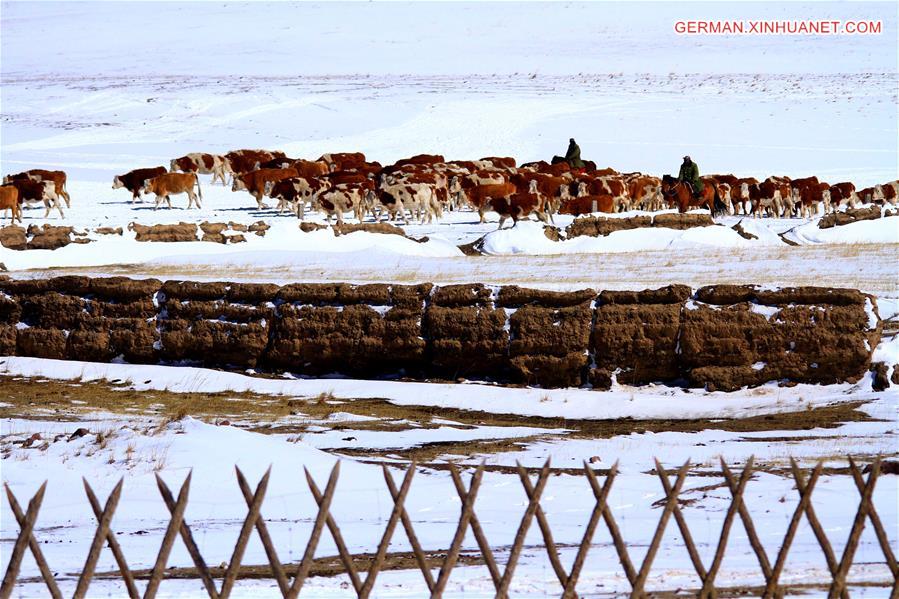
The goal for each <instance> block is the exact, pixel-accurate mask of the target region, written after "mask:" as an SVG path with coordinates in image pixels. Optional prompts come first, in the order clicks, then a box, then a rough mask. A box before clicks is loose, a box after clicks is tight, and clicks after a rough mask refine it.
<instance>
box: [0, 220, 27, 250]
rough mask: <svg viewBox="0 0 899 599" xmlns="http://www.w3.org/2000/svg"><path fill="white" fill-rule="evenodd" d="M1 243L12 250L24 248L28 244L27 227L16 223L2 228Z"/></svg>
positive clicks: (0, 230) (0, 229) (0, 233)
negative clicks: (24, 227)
mask: <svg viewBox="0 0 899 599" xmlns="http://www.w3.org/2000/svg"><path fill="white" fill-rule="evenodd" d="M0 245H2V246H3V247H5V248H7V249H10V250H24V249H25V248H26V247H27V246H28V237H27V236H26V235H25V229H23V228H22V227H19V226H16V225H9V226H6V227H2V228H0Z"/></svg>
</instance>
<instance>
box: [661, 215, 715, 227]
mask: <svg viewBox="0 0 899 599" xmlns="http://www.w3.org/2000/svg"><path fill="white" fill-rule="evenodd" d="M714 224H715V221H713V220H712V217H711V215H709V214H702V213H700V212H693V213H690V212H688V213H686V214H656V215H655V216H654V217H653V219H652V226H653V227H664V228H666V229H681V230H683V229H691V228H693V227H711V226H712V225H714Z"/></svg>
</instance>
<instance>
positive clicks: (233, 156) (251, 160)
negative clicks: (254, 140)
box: [225, 150, 285, 176]
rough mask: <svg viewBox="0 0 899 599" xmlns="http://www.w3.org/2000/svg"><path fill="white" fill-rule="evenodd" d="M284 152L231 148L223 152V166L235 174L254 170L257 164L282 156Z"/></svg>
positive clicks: (257, 166)
mask: <svg viewBox="0 0 899 599" xmlns="http://www.w3.org/2000/svg"><path fill="white" fill-rule="evenodd" d="M284 157H285V154H284V152H269V151H268V150H233V151H231V152H228V153H227V154H225V166H226V167H227V169H226V170H227V171H228V172H230V173H231V175H232V176H235V175H236V174H237V173H246V172H249V171H255V170H256V169H258V168H259V165H260V164H262V163H263V162H266V161H268V160H272V159H275V158H284Z"/></svg>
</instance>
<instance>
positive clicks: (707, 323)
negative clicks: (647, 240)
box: [0, 276, 881, 391]
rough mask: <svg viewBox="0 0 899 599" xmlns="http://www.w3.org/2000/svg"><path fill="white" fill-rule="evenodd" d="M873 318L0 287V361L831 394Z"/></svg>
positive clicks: (593, 298)
mask: <svg viewBox="0 0 899 599" xmlns="http://www.w3.org/2000/svg"><path fill="white" fill-rule="evenodd" d="M880 334H881V323H880V318H879V315H878V313H877V306H876V302H875V300H874V298H872V297H870V296H868V295H865V294H863V293H860V292H858V291H855V290H851V289H829V288H817V287H799V288H785V289H777V290H766V289H761V288H758V287H753V286H732V285H718V286H713V287H703V288H701V289H699V290H697V291H695V292H694V291H693V290H691V289H690V288H689V287H686V286H683V285H670V286H668V287H664V288H661V289H655V290H644V291H601V292H596V291H594V290H592V289H586V290H581V291H573V292H553V291H543V290H536V289H525V288H521V287H517V286H505V287H488V286H485V285H482V284H479V283H474V284H466V285H449V286H444V287H435V286H433V285H431V284H422V285H386V284H376V285H350V284H344V283H326V284H291V285H284V286H277V285H271V284H249V283H227V282H211V283H206V282H203V283H200V282H192V281H167V282H165V283H163V282H160V281H158V280H155V279H146V280H131V279H127V278H124V277H113V278H95V279H91V278H88V277H81V276H67V277H58V278H54V279H36V280H13V279H10V278H2V277H0V355H19V356H33V357H40V358H54V359H69V360H85V361H111V360H124V361H127V362H132V363H163V364H200V365H206V366H213V367H223V368H236V369H247V368H254V369H259V370H264V371H270V372H283V371H289V372H293V373H297V374H304V375H309V376H322V375H328V374H343V375H348V376H356V377H370V378H377V377H395V376H403V377H407V378H412V379H457V378H460V377H464V378H474V379H482V380H492V381H497V382H502V383H516V384H525V385H538V386H542V387H571V386H574V387H576V386H592V387H593V388H596V389H604V388H608V387H610V386H611V385H612V384H613V382H615V381H617V382H618V383H620V384H626V385H642V384H646V383H665V384H686V385H690V386H695V387H705V388H706V389H709V390H722V391H729V390H734V389H739V388H741V387H744V386H754V385H760V384H763V383H766V382H769V381H777V382H779V383H781V384H793V383H799V382H802V383H820V384H831V383H836V382H842V381H850V382H854V381H857V380H859V379H860V378H861V377H862V376H864V375H865V373H866V372H868V371H869V369H870V367H871V354H872V351H873V349H874V347H876V345H877V343H878V342H879V340H880Z"/></svg>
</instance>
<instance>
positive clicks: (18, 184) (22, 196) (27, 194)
mask: <svg viewBox="0 0 899 599" xmlns="http://www.w3.org/2000/svg"><path fill="white" fill-rule="evenodd" d="M8 185H11V186H13V187H15V188H16V189H17V190H18V192H19V203H20V204H22V203H25V204H37V203H41V204H43V205H44V208H45V211H44V218H47V217H48V216H50V209H51V208H56V209H57V210H59V217H60V218H65V215H64V214H63V212H62V205H61V204H60V202H59V195H58V194H57V193H56V184H55V183H54V182H53V181H35V180H34V179H28V178H26V179H10V181H9V183H8Z"/></svg>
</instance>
